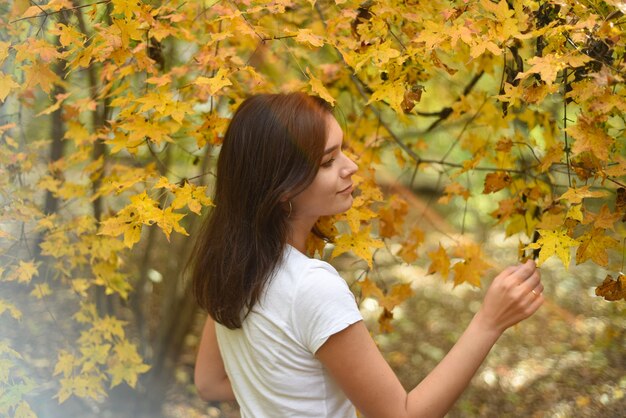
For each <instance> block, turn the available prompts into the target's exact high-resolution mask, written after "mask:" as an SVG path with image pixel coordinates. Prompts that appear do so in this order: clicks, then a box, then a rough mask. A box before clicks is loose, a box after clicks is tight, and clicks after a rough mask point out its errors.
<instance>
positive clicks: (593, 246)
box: [576, 228, 619, 267]
mask: <svg viewBox="0 0 626 418" xmlns="http://www.w3.org/2000/svg"><path fill="white" fill-rule="evenodd" d="M604 231H605V230H604V229H601V228H594V229H593V230H592V231H591V232H588V233H586V234H584V235H583V236H581V237H579V238H578V241H579V242H580V246H579V247H578V250H577V251H576V264H581V263H584V262H585V261H587V260H589V259H591V260H593V262H595V263H596V264H598V265H600V266H603V267H606V266H607V265H608V264H609V256H608V254H607V251H608V250H609V249H611V248H617V247H618V246H619V241H617V240H616V239H614V238H611V237H609V236H606V235H605V232H604Z"/></svg>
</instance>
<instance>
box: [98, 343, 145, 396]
mask: <svg viewBox="0 0 626 418" xmlns="http://www.w3.org/2000/svg"><path fill="white" fill-rule="evenodd" d="M114 352H115V357H114V358H113V360H112V363H113V365H112V366H111V367H110V368H109V370H108V373H109V374H110V375H111V386H110V387H111V388H113V387H115V386H117V385H119V384H120V383H122V382H123V381H125V382H126V383H128V385H129V386H130V387H132V388H134V387H135V385H136V384H137V377H138V375H139V374H142V373H145V372H147V371H148V370H150V366H148V365H147V364H144V363H143V362H142V361H141V357H140V356H139V354H138V353H137V348H136V346H135V345H134V344H131V343H130V342H128V341H127V340H122V341H120V342H119V343H118V344H116V345H115V348H114Z"/></svg>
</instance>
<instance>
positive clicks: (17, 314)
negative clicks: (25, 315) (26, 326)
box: [0, 299, 22, 320]
mask: <svg viewBox="0 0 626 418" xmlns="http://www.w3.org/2000/svg"><path fill="white" fill-rule="evenodd" d="M5 311H8V312H9V315H11V316H12V317H13V318H14V319H17V320H19V319H20V318H21V317H22V311H20V310H19V309H18V308H17V307H16V306H15V305H13V304H12V303H9V302H7V301H5V300H3V299H0V315H2V314H3V313H4V312H5Z"/></svg>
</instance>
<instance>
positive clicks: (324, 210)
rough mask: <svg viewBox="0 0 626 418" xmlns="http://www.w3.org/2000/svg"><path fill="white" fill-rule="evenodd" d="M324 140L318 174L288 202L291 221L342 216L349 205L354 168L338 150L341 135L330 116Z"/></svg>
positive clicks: (340, 143) (337, 125) (350, 204)
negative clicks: (294, 219)
mask: <svg viewBox="0 0 626 418" xmlns="http://www.w3.org/2000/svg"><path fill="white" fill-rule="evenodd" d="M326 123H327V128H328V137H327V139H326V147H325V148H324V156H323V157H322V162H321V164H320V168H319V171H318V172H317V175H316V176H315V179H314V180H313V182H312V183H311V184H310V185H309V186H308V187H307V188H306V189H304V190H303V191H302V192H301V193H300V194H298V195H297V196H295V197H294V198H292V199H291V202H292V205H293V214H292V215H291V216H292V217H293V218H314V219H317V218H319V217H320V216H327V215H335V214H338V213H343V212H345V211H347V210H348V209H350V207H351V206H352V190H353V185H352V175H353V174H354V173H355V172H356V170H357V165H356V164H355V163H354V162H353V161H352V160H351V159H350V158H348V157H347V156H346V155H345V154H344V153H343V151H342V149H341V147H342V144H343V132H342V131H341V127H340V126H339V123H337V120H336V119H335V117H334V116H332V115H328V116H327V119H326Z"/></svg>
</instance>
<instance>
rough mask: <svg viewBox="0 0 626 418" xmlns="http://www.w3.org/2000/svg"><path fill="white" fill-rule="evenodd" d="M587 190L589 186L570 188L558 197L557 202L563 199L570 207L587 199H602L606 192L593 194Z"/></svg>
mask: <svg viewBox="0 0 626 418" xmlns="http://www.w3.org/2000/svg"><path fill="white" fill-rule="evenodd" d="M589 188H590V186H583V187H570V188H569V189H567V191H566V192H565V193H563V194H562V195H561V196H559V197H558V198H557V200H563V199H565V201H567V202H569V203H571V204H572V205H576V204H578V203H581V202H582V201H583V199H585V198H587V197H591V198H595V197H604V196H606V195H607V192H605V191H602V190H598V191H595V192H594V191H591V190H589Z"/></svg>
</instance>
